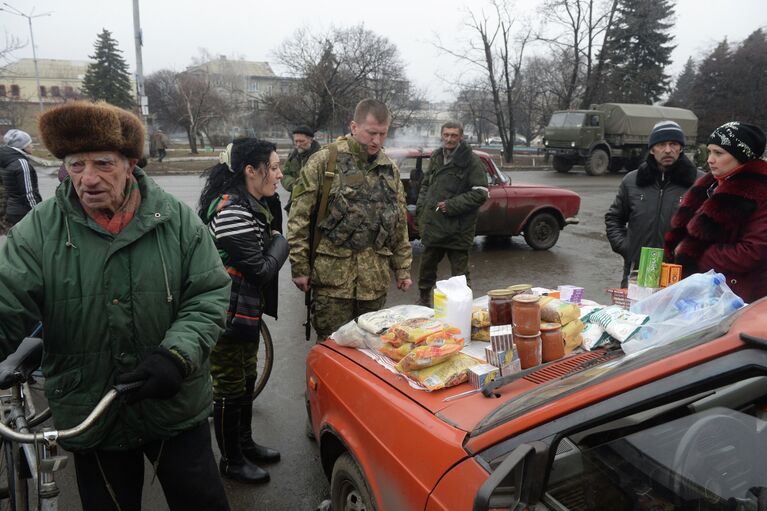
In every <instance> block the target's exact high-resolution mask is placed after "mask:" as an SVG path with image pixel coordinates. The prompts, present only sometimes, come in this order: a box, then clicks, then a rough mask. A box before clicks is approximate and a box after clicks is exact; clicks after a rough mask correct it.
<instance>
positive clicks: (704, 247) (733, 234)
mask: <svg viewBox="0 0 767 511" xmlns="http://www.w3.org/2000/svg"><path fill="white" fill-rule="evenodd" d="M764 149H765V134H764V131H762V130H761V129H760V128H759V127H758V126H754V125H753V124H746V123H743V122H728V123H726V124H723V125H722V126H719V127H718V128H717V129H716V130H714V132H713V133H712V134H711V136H710V137H709V139H708V151H709V156H708V166H709V168H710V169H711V173H709V174H706V175H704V176H702V177H700V178H699V179H698V180H697V181H696V182H695V184H694V185H693V186H692V188H690V189H689V190H688V192H687V193H686V194H685V196H684V198H683V199H682V204H681V205H680V207H679V210H678V211H677V213H676V215H674V218H673V219H672V220H671V227H672V229H671V231H669V232H668V233H667V234H666V245H665V249H666V258H667V260H670V261H673V262H675V263H677V264H681V265H682V266H683V273H684V275H685V276H687V275H690V274H692V273H697V272H705V271H708V270H710V269H714V270H715V271H717V272H720V273H723V274H724V275H725V277H726V278H727V284H728V285H729V286H730V288H731V289H732V290H733V291H734V292H735V293H736V294H737V295H738V296H740V297H741V298H743V300H745V301H746V302H753V301H755V300H757V299H759V298H761V297H763V296H767V161H765V160H763V159H762V156H763V154H764Z"/></svg>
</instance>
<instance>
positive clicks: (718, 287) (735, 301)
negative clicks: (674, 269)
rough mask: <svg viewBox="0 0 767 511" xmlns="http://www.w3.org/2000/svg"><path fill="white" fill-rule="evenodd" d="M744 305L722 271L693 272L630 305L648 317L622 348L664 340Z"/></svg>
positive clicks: (716, 320)
mask: <svg viewBox="0 0 767 511" xmlns="http://www.w3.org/2000/svg"><path fill="white" fill-rule="evenodd" d="M744 305H745V304H744V303H743V300H741V299H740V297H738V296H737V295H736V294H735V293H733V292H732V290H731V289H730V288H729V287H728V286H727V284H726V282H725V278H724V276H723V275H722V274H721V273H715V272H714V271H713V270H709V271H708V272H706V273H695V274H693V275H690V276H689V277H687V278H686V279H683V280H680V281H679V282H677V283H676V284H674V285H672V286H669V287H667V288H665V289H662V290H660V291H658V292H657V293H655V294H653V295H651V296H648V297H647V298H644V299H642V300H639V301H638V302H636V303H635V304H633V305H632V306H631V312H636V313H639V314H647V315H649V316H650V319H649V320H648V321H647V323H645V324H644V325H642V326H641V327H640V328H639V330H638V331H637V332H636V333H635V334H634V335H633V336H632V337H631V339H629V340H628V341H626V342H624V343H623V344H621V348H623V351H625V352H626V353H634V352H637V351H641V350H643V349H646V348H649V347H653V346H660V345H663V344H667V343H669V342H671V341H673V340H675V339H678V338H680V337H682V336H684V335H688V334H691V333H693V332H695V331H699V330H702V329H705V328H708V327H709V326H711V325H714V324H717V323H719V322H720V321H722V319H724V318H726V317H728V316H729V315H731V314H732V313H733V312H735V311H737V310H738V309H740V308H741V307H743V306H744Z"/></svg>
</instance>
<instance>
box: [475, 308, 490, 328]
mask: <svg viewBox="0 0 767 511" xmlns="http://www.w3.org/2000/svg"><path fill="white" fill-rule="evenodd" d="M471 326H472V327H473V328H483V327H489V326H490V311H488V310H487V309H484V308H482V307H472V309H471Z"/></svg>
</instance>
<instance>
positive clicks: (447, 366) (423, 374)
mask: <svg viewBox="0 0 767 511" xmlns="http://www.w3.org/2000/svg"><path fill="white" fill-rule="evenodd" d="M481 363H482V362H480V361H479V360H477V359H475V358H472V357H470V356H468V355H464V354H463V353H458V354H456V355H453V356H452V357H450V358H448V359H447V360H446V361H444V362H442V363H441V364H437V365H435V366H431V367H427V368H426V369H419V370H417V371H408V372H407V373H406V374H407V375H408V376H409V377H411V378H413V379H414V380H415V381H417V382H418V383H420V384H421V385H423V386H424V387H426V388H427V389H428V390H439V389H442V388H445V387H452V386H454V385H458V384H461V383H463V382H465V381H466V380H467V379H468V376H467V375H466V371H467V370H468V369H469V368H470V367H474V366H476V365H479V364H481Z"/></svg>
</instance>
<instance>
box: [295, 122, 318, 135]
mask: <svg viewBox="0 0 767 511" xmlns="http://www.w3.org/2000/svg"><path fill="white" fill-rule="evenodd" d="M293 134H294V135H296V134H298V135H306V136H307V137H312V138H314V130H313V129H311V128H310V127H309V126H306V125H303V124H302V125H301V126H296V127H295V129H294V130H293Z"/></svg>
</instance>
